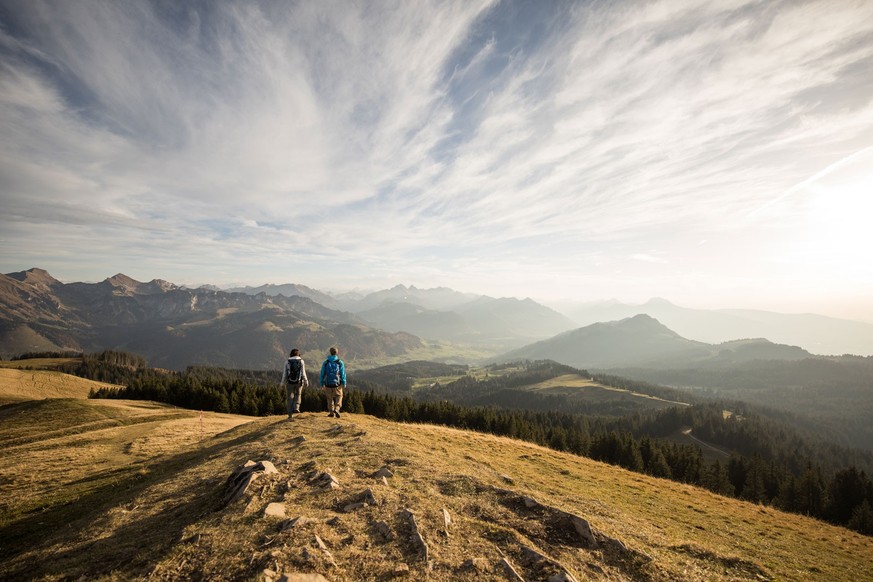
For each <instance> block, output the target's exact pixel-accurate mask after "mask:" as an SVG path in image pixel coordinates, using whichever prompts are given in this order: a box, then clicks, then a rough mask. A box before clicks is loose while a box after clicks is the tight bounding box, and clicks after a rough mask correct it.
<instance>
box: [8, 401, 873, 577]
mask: <svg viewBox="0 0 873 582" xmlns="http://www.w3.org/2000/svg"><path fill="white" fill-rule="evenodd" d="M0 418H2V422H0V460H2V463H0V492H2V499H3V502H2V504H0V539H2V540H4V541H3V544H2V546H0V577H2V578H3V579H6V580H26V579H133V578H144V577H151V578H157V579H263V580H266V579H271V580H276V579H278V578H279V576H280V575H286V576H288V579H289V580H294V579H296V578H294V576H299V575H302V574H308V575H310V576H315V577H314V578H309V579H315V580H323V579H328V580H361V579H368V580H379V579H391V578H394V577H397V576H401V577H402V576H406V577H410V578H411V579H425V578H429V579H437V580H444V579H455V580H491V579H493V580H505V579H507V578H508V577H509V578H510V579H525V580H535V579H536V580H540V579H541V580H545V579H552V580H679V579H681V580H748V579H784V580H788V579H790V580H837V579H852V580H857V581H863V580H873V563H871V562H870V560H869V558H868V557H869V556H870V555H873V539H871V538H869V537H864V536H861V535H859V534H856V533H853V532H851V531H848V530H845V529H843V528H839V527H835V526H831V525H828V524H825V523H821V522H818V521H815V520H812V519H809V518H806V517H803V516H798V515H791V514H786V513H782V512H779V511H776V510H773V509H769V508H765V507H762V506H759V505H755V504H750V503H745V502H741V501H735V500H731V499H727V498H724V497H721V496H718V495H715V494H712V493H710V492H707V491H704V490H702V489H697V488H694V487H690V486H687V485H682V484H678V483H673V482H670V481H665V480H661V479H656V478H653V477H648V476H645V475H640V474H635V473H630V472H628V471H625V470H622V469H618V468H616V467H612V466H609V465H605V464H602V463H598V462H594V461H591V460H588V459H584V458H580V457H576V456H573V455H570V454H565V453H558V452H554V451H551V450H548V449H545V448H542V447H539V446H536V445H531V444H527V443H522V442H519V441H513V440H510V439H506V438H501V437H494V436H489V435H483V434H478V433H472V432H467V431H462V430H456V429H449V428H443V427H435V426H429V425H408V424H397V423H392V422H388V421H383V420H378V419H375V418H372V417H369V416H364V415H344V416H343V418H342V419H341V420H335V419H329V418H327V417H325V416H324V415H323V414H316V413H305V414H303V415H301V416H300V417H299V418H298V419H297V420H295V421H293V422H286V421H284V420H280V419H277V418H276V417H270V418H260V419H244V418H242V417H231V416H230V415H212V414H204V415H202V417H201V416H200V415H198V413H195V412H190V411H182V410H178V409H172V408H169V407H165V406H160V405H155V404H150V403H143V402H126V401H113V402H103V401H90V400H69V399H62V400H44V401H39V402H27V403H18V404H13V405H7V406H4V407H0ZM247 461H253V463H252V465H254V468H253V469H251V470H253V471H254V470H258V471H260V472H259V473H257V479H253V480H252V481H251V483H250V484H249V485H248V487H247V488H246V487H242V486H240V487H239V489H237V490H236V491H237V492H238V493H239V497H238V499H233V498H232V497H231V496H229V493H232V492H233V489H232V486H233V485H235V484H237V483H238V481H235V480H233V479H231V477H232V476H233V475H235V474H240V473H237V472H238V471H240V470H241V469H242V468H243V465H244V464H246V462H247ZM258 463H260V465H258ZM36 467H39V470H38V471H37V470H34V469H35V468H36ZM239 483H242V482H241V481H240V482H239ZM59 524H64V527H59ZM510 568H512V570H510ZM512 571H514V572H515V574H514V575H515V576H517V577H516V578H511V577H512V576H513V574H512ZM318 576H322V577H318Z"/></svg>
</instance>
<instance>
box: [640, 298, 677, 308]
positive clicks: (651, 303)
mask: <svg viewBox="0 0 873 582" xmlns="http://www.w3.org/2000/svg"><path fill="white" fill-rule="evenodd" d="M645 306H646V307H675V306H676V305H675V304H673V303H671V302H670V301H668V300H666V299H664V298H663V297H652V298H651V299H649V300H648V301H646V303H645Z"/></svg>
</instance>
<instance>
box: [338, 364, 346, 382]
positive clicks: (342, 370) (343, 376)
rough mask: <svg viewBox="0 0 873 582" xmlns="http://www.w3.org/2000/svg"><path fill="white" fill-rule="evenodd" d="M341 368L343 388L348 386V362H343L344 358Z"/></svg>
mask: <svg viewBox="0 0 873 582" xmlns="http://www.w3.org/2000/svg"><path fill="white" fill-rule="evenodd" d="M339 369H340V379H341V380H342V385H343V388H345V386H346V363H345V362H343V361H342V360H340V363H339Z"/></svg>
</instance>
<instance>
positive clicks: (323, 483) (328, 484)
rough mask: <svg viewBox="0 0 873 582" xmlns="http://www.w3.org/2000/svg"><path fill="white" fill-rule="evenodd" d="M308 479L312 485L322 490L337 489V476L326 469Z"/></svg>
mask: <svg viewBox="0 0 873 582" xmlns="http://www.w3.org/2000/svg"><path fill="white" fill-rule="evenodd" d="M309 481H310V483H312V485H313V486H315V487H319V488H320V489H321V490H322V491H332V490H334V489H339V486H340V485H339V481H338V480H337V478H336V477H334V476H333V475H331V474H330V473H328V472H327V471H322V472H320V473H317V474H316V475H315V476H313V477H312V478H311V479H310V480H309Z"/></svg>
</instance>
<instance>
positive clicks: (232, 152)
mask: <svg viewBox="0 0 873 582" xmlns="http://www.w3.org/2000/svg"><path fill="white" fill-rule="evenodd" d="M0 132H2V139H0V203H2V212H0V271H2V272H4V273H9V272H14V271H20V270H23V269H28V268H31V267H41V268H44V269H47V270H48V271H49V272H50V273H51V274H52V275H54V276H55V277H56V278H58V279H60V280H62V281H99V280H102V279H104V278H106V277H108V276H112V275H114V274H116V273H119V272H121V273H125V274H127V275H129V276H131V277H133V278H135V279H138V280H141V281H148V280H151V279H155V278H160V279H165V280H169V281H172V282H174V283H177V284H188V285H197V284H205V283H209V284H215V285H219V286H232V285H261V284H265V283H276V284H281V283H291V282H293V283H300V284H304V285H308V286H310V287H314V288H317V289H323V290H343V289H353V288H357V289H380V288H386V287H392V286H394V285H396V284H405V285H415V286H417V287H420V288H430V287H437V286H446V287H451V288H454V289H457V290H460V291H465V292H473V293H484V294H488V295H492V296H515V297H532V298H535V299H538V300H541V301H546V302H547V301H558V300H575V301H596V300H600V299H612V298H614V299H618V300H620V301H625V302H643V301H645V300H647V299H648V298H651V297H663V298H666V299H668V300H671V301H673V302H675V303H678V304H681V305H685V306H689V307H701V308H716V307H745V308H759V309H768V310H774V311H782V312H816V313H824V314H828V315H837V316H841V317H848V318H853V319H864V320H868V321H873V260H871V249H873V2H869V1H867V0H858V1H851V0H830V1H824V0H822V1H815V0H813V1H809V2H804V1H800V0H790V1H780V0H754V1H747V0H700V1H698V0H666V1H651V2H641V1H628V2H622V1H620V0H619V1H609V2H605V1H598V2H583V1H572V2H566V1H558V0H556V1H550V2H538V1H533V0H529V1H521V0H518V1H506V2H498V1H491V0H485V1H479V0H460V1H456V2H452V1H439V2H427V1H425V0H416V1H414V2H378V1H372V2H371V1H366V2H364V1H360V2H331V1H317V2H315V1H304V2H291V1H287V2H286V1H281V2H279V1H277V2H220V1H215V2H212V1H209V2H206V1H204V2H176V1H175V0H165V1H156V2H146V1H106V2H99V1H85V0H83V1H78V2H67V1H62V0H57V1H54V2H43V1H40V0H0Z"/></svg>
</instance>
